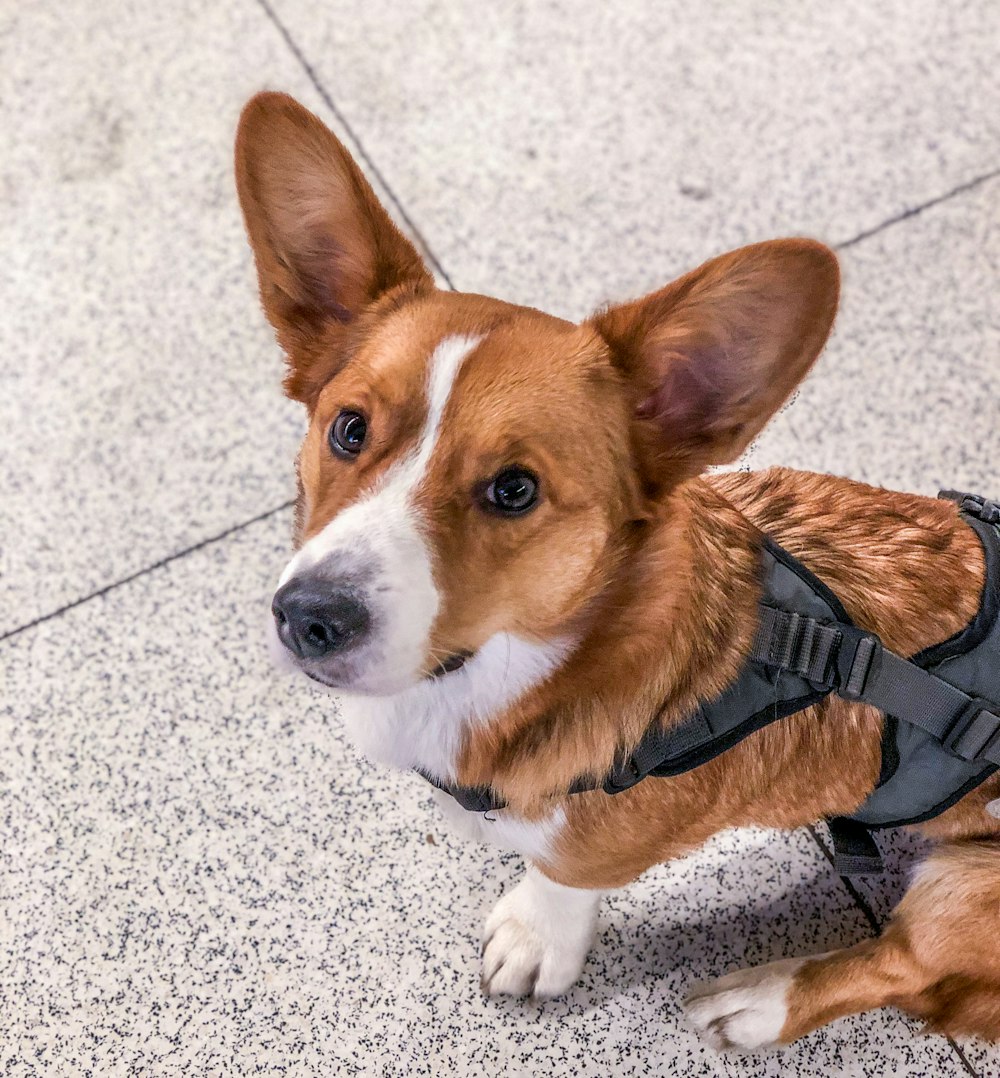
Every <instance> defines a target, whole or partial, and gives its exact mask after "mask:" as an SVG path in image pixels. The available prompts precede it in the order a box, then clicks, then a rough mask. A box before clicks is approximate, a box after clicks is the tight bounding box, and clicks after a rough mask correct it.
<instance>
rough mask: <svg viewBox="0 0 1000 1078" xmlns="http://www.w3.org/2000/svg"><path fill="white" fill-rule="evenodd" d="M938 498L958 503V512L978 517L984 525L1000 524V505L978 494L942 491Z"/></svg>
mask: <svg viewBox="0 0 1000 1078" xmlns="http://www.w3.org/2000/svg"><path fill="white" fill-rule="evenodd" d="M938 497H939V498H947V499H948V500H949V501H953V502H958V508H959V510H960V512H963V513H968V514H969V516H972V517H978V518H979V519H980V520H981V521H982V522H983V523H984V524H1000V504H998V503H997V502H994V501H991V500H990V499H989V498H984V497H982V495H980V494H966V493H965V492H964V491H961V490H942V491H941V492H940V493H939V494H938Z"/></svg>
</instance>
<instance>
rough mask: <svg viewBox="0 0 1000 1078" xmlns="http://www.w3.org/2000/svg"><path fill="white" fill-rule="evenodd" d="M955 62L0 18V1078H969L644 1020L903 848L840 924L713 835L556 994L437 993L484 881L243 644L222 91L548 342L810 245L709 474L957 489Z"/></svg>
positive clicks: (715, 36)
mask: <svg viewBox="0 0 1000 1078" xmlns="http://www.w3.org/2000/svg"><path fill="white" fill-rule="evenodd" d="M998 37H1000V13H998V10H997V8H996V5H995V4H992V3H988V2H985V0H984V2H972V3H968V4H963V5H953V4H945V3H940V4H937V3H928V2H926V0H920V2H919V3H917V4H906V5H903V4H901V3H900V4H896V3H890V4H884V5H878V6H874V5H868V4H863V3H861V2H860V0H858V2H850V3H844V4H840V5H830V4H813V3H806V4H799V5H795V6H794V8H793V7H792V6H790V5H787V4H781V3H777V2H772V3H765V4H759V5H754V6H752V7H751V6H749V5H743V4H737V3H735V2H734V3H721V2H720V3H712V4H706V5H694V6H692V5H681V4H680V3H674V2H673V0H668V2H667V3H664V4H656V5H654V4H639V3H626V4H619V5H615V6H614V8H613V9H612V8H587V9H584V8H581V7H580V6H578V5H573V6H572V7H571V6H570V5H566V4H557V3H552V2H546V3H539V4H531V5H521V4H513V3H512V4H503V5H488V6H484V5H471V4H461V3H458V2H456V0H445V2H441V3H431V2H429V0H420V2H418V3H414V4H409V5H405V6H402V5H388V4H382V3H365V4H361V3H357V2H355V0H344V3H340V4H338V5H336V8H334V7H333V6H331V5H318V4H309V3H306V2H305V0H222V2H220V3H213V4H201V5H196V4H193V3H188V2H184V0H177V2H174V3H170V4H166V5H154V6H150V5H141V4H138V3H130V2H125V0H112V2H109V3H104V4H100V5H97V4H93V3H88V2H86V0H73V2H70V3H63V4H58V5H57V4H55V3H54V2H50V0H46V2H41V3H37V4H31V5H19V6H17V7H14V6H13V5H9V6H8V7H7V8H5V9H4V10H2V11H0V249H2V251H3V258H2V259H0V348H2V353H0V355H2V358H0V432H2V433H0V446H2V453H0V1070H2V1072H3V1073H4V1074H5V1075H12V1076H22V1075H23V1076H28V1075H32V1076H34V1075H50V1074H51V1075H60V1076H61V1075H68V1076H76V1075H93V1076H104V1075H142V1076H146V1075H148V1076H160V1075H163V1076H171V1075H216V1074H219V1075H223V1074H238V1075H244V1074H245V1075H251V1074H275V1075H278V1074H285V1075H324V1076H326V1075H339V1074H345V1075H349V1074H360V1075H430V1076H434V1078H437V1076H439V1075H448V1076H451V1075H456V1076H460V1075H476V1076H477V1078H482V1076H489V1075H517V1076H520V1075H546V1076H547V1078H548V1076H551V1078H560V1076H563V1075H632V1074H636V1075H640V1074H643V1075H685V1076H686V1075H696V1076H701V1075H726V1076H734V1078H736V1076H747V1078H749V1076H758V1075H760V1076H763V1075H779V1074H780V1075H803V1076H805V1075H824V1076H826V1075H835V1076H839V1075H845V1076H854V1075H857V1076H862V1075H865V1076H867V1075H873V1074H886V1075H899V1076H903V1075H906V1076H910V1075H912V1076H914V1078H916V1076H927V1078H937V1076H950V1075H968V1074H970V1073H974V1074H978V1075H982V1076H994V1075H1000V1051H998V1050H997V1049H996V1048H992V1047H989V1046H985V1045H983V1044H980V1043H977V1042H972V1041H969V1042H963V1043H962V1044H961V1045H960V1046H958V1047H957V1048H956V1046H954V1045H952V1044H949V1042H948V1041H946V1040H943V1039H940V1038H933V1037H924V1036H922V1035H920V1032H919V1030H918V1028H917V1026H916V1024H915V1023H912V1022H910V1021H909V1020H907V1019H905V1018H903V1017H902V1016H900V1015H899V1014H897V1013H895V1012H893V1011H883V1012H874V1013H871V1014H868V1015H863V1016H859V1017H856V1018H852V1019H847V1020H843V1021H840V1022H838V1023H835V1024H834V1025H832V1026H830V1027H829V1028H828V1029H825V1030H821V1031H818V1032H816V1033H814V1034H812V1035H810V1036H809V1037H807V1038H805V1039H804V1040H803V1041H801V1042H799V1043H798V1044H796V1045H794V1046H792V1047H790V1048H787V1049H784V1050H781V1051H774V1052H770V1053H762V1054H754V1055H750V1056H747V1057H743V1058H740V1057H731V1056H720V1055H717V1054H715V1053H714V1052H712V1051H711V1050H710V1049H708V1048H707V1047H706V1046H705V1045H704V1044H703V1043H702V1042H700V1041H699V1040H698V1039H697V1038H696V1037H695V1035H694V1034H693V1033H692V1032H691V1031H690V1030H689V1029H688V1028H687V1027H686V1026H685V1024H684V1022H683V1020H682V1018H681V1015H680V1011H679V1001H680V998H681V997H682V996H683V994H684V992H685V991H686V990H687V989H688V988H689V987H690V986H691V985H693V984H694V983H696V982H698V981H700V980H702V979H705V978H707V977H710V976H715V975H718V974H721V973H724V972H727V971H729V970H730V969H733V968H736V967H738V966H741V965H745V964H756V963H758V962H763V961H767V960H769V959H772V958H780V957H784V956H789V955H798V954H808V953H811V952H814V951H821V950H825V949H829V948H831V947H835V946H840V945H843V944H847V943H850V942H853V941H856V940H859V939H863V938H865V937H866V936H868V935H870V934H871V933H872V931H873V924H878V923H882V922H884V920H885V918H886V916H887V915H888V911H889V909H890V908H891V905H892V902H893V901H894V900H895V899H896V898H897V897H898V894H899V893H900V891H901V889H902V886H903V882H904V880H905V876H906V872H907V871H908V870H909V867H910V866H911V865H912V863H913V862H914V860H915V859H916V857H917V856H918V855H919V849H918V848H917V847H916V845H915V843H914V842H913V840H911V839H907V838H905V837H900V836H887V837H886V839H885V840H884V841H885V842H886V844H887V848H888V850H889V862H890V868H891V871H890V872H889V874H888V876H887V878H886V879H885V880H880V881H878V882H876V883H872V882H866V883H864V884H861V885H859V886H858V888H857V890H856V893H855V894H853V895H852V893H850V892H849V891H848V889H847V888H846V887H845V886H844V885H843V883H842V882H841V881H840V880H839V879H838V878H837V877H835V876H833V874H832V873H831V871H830V869H829V865H828V862H827V860H826V858H825V856H824V854H823V851H822V849H821V846H820V845H819V844H818V843H817V841H816V840H815V839H814V837H813V836H812V835H811V834H810V833H809V832H808V831H803V832H797V833H794V834H791V835H780V834H776V833H766V832H729V833H726V834H724V835H721V836H719V837H718V838H717V839H716V840H714V841H713V842H712V843H711V844H709V846H707V847H706V848H705V849H704V850H702V851H699V852H698V853H697V854H696V855H693V856H691V857H688V858H686V859H685V860H684V861H681V862H678V863H675V864H673V865H671V866H667V867H661V868H659V869H657V870H655V871H653V872H651V873H649V874H647V876H645V877H644V878H643V879H642V880H641V881H639V882H638V883H637V884H635V885H634V886H632V887H631V888H629V889H627V890H625V891H623V892H620V893H618V894H616V895H614V896H612V897H611V898H610V899H609V900H608V901H607V902H606V903H605V905H604V907H603V908H602V912H601V919H600V925H599V938H598V942H597V945H596V947H595V950H594V952H593V953H592V955H591V957H590V959H589V960H588V963H587V966H586V968H585V971H584V976H583V978H582V980H581V982H580V983H579V985H578V986H577V987H576V988H575V989H574V990H573V991H572V992H571V993H570V994H569V995H568V996H567V997H565V998H564V999H562V1000H557V1001H552V1002H549V1003H546V1004H543V1005H540V1006H538V1005H526V1004H524V1003H521V1002H516V1001H499V1002H498V1001H496V1000H487V999H485V998H484V997H483V996H482V995H481V994H480V992H479V988H478V957H479V932H480V928H481V924H482V921H483V919H484V918H485V916H486V914H487V912H488V911H489V909H490V907H491V905H492V903H493V902H494V901H495V899H496V898H497V896H498V895H499V894H500V893H501V892H502V891H504V890H505V889H506V888H508V887H509V886H511V885H512V884H513V882H515V881H516V880H517V878H518V877H519V874H520V871H521V863H520V859H519V858H517V857H514V856H512V855H510V856H508V855H501V854H498V853H497V852H496V851H494V850H493V849H491V848H486V847H480V846H474V845H467V844H464V843H462V842H461V841H460V840H458V839H453V838H452V837H451V836H450V835H449V833H448V831H447V830H446V828H445V826H444V824H443V821H441V820H440V819H439V818H438V817H437V815H436V810H435V809H434V808H433V806H432V803H431V801H430V798H429V797H428V794H427V790H426V789H425V788H424V786H423V784H421V783H419V782H418V781H416V780H414V779H412V778H410V777H409V776H405V775H397V774H391V773H388V772H386V771H384V770H382V769H377V768H374V767H373V766H371V765H369V764H367V763H366V762H365V761H363V760H360V759H358V758H357V757H356V755H355V754H354V752H353V751H352V750H351V748H350V747H349V746H348V745H347V744H346V743H345V741H344V739H343V736H342V733H341V730H340V725H339V721H338V717H337V714H336V709H335V707H334V706H333V705H332V703H331V701H330V700H329V698H327V697H325V696H320V695H317V694H316V693H314V692H313V691H312V690H311V689H310V688H309V687H308V686H307V685H303V684H299V683H298V682H296V681H289V680H284V679H279V678H278V677H277V675H276V674H275V673H274V671H273V670H272V669H271V668H270V666H269V663H268V660H267V658H266V654H265V649H264V646H263V619H264V617H265V616H266V614H267V600H268V596H269V590H270V587H271V585H272V584H273V581H274V579H275V577H276V575H277V572H278V571H279V569H280V567H281V566H282V564H283V561H284V559H285V557H286V555H287V550H288V541H289V531H290V513H289V511H288V510H287V509H283V508H282V506H283V505H284V504H285V503H286V502H287V501H288V499H289V498H290V497H291V496H292V493H293V482H292V469H291V462H292V457H293V455H294V449H295V442H296V439H297V437H298V434H299V431H300V429H301V417H300V416H299V415H298V413H297V411H296V410H295V408H293V407H292V406H290V405H289V404H287V403H286V402H284V401H283V400H282V399H281V396H280V393H279V375H280V371H279V359H278V355H277V352H276V349H275V347H274V345H273V342H272V340H271V337H270V334H269V332H268V330H267V328H266V326H265V324H264V321H263V319H262V317H261V316H260V314H259V313H258V309H257V302H256V297H255V295H254V285H253V277H252V269H251V265H250V258H249V253H248V251H247V250H246V246H245V242H244V239H243V235H242V228H241V224H240V220H239V215H238V210H237V207H236V202H235V194H234V191H233V185H232V180H231V175H230V159H231V139H232V132H233V126H234V123H235V119H236V116H237V115H238V112H239V108H240V106H241V105H242V103H243V101H244V100H245V99H246V97H247V96H248V95H249V94H250V93H251V92H253V91H254V90H255V89H258V88H261V87H264V86H269V87H273V88H281V89H285V90H288V91H289V92H291V93H293V94H294V95H295V96H297V97H299V98H300V100H302V101H304V102H305V103H306V104H307V105H309V106H310V107H312V108H315V109H316V110H317V111H318V112H319V114H320V115H321V116H322V117H323V118H324V119H325V120H326V121H327V122H328V123H330V124H331V125H332V126H333V127H334V129H335V130H337V131H338V133H340V134H341V135H342V136H343V137H345V139H346V140H347V141H348V143H349V145H351V146H353V147H354V148H355V149H358V148H360V149H361V151H362V152H363V154H364V155H365V158H366V167H367V168H368V169H369V172H370V174H371V175H372V178H373V181H374V182H375V184H376V187H377V189H378V190H379V191H380V193H382V194H383V195H384V197H385V198H386V199H387V201H388V202H389V204H390V206H391V207H392V208H393V212H394V213H395V214H396V215H397V217H398V218H399V219H400V220H401V223H402V224H403V225H404V227H405V228H407V229H408V230H410V231H411V232H414V233H415V234H416V235H418V236H419V237H420V238H421V242H425V243H426V245H427V248H428V249H429V251H430V252H431V255H432V257H433V259H434V260H435V264H436V268H437V269H438V271H439V277H441V279H442V280H444V279H445V278H446V277H447V279H450V280H451V281H452V282H453V283H454V284H455V285H456V286H457V287H460V288H463V289H467V290H481V291H486V292H491V293H494V294H498V295H501V296H504V297H506V298H512V299H516V300H519V301H522V302H530V303H533V304H537V305H539V306H543V307H547V308H549V309H551V310H554V311H556V312H557V313H563V314H568V315H571V316H576V315H580V314H582V313H583V312H585V311H586V310H587V309H588V308H589V307H591V306H593V305H594V304H596V303H598V302H601V301H603V300H605V299H607V298H609V297H616V296H624V295H627V294H630V293H632V292H637V291H640V290H642V289H645V288H647V287H655V286H656V285H658V284H661V283H663V282H664V281H665V280H667V279H669V278H670V277H671V276H672V275H674V274H676V273H678V272H681V271H682V270H684V269H685V268H688V267H689V266H690V265H693V264H695V263H696V262H698V261H700V260H702V259H703V258H706V257H708V256H710V255H712V254H714V253H716V252H718V251H721V250H723V249H725V248H727V247H729V246H733V245H736V244H738V243H742V242H745V241H748V240H752V239H757V238H762V237H765V236H770V235H777V234H782V233H810V234H815V235H818V236H819V237H820V238H823V239H826V240H827V241H829V242H833V243H839V244H841V245H843V247H842V263H843V270H844V305H843V311H842V315H841V317H840V319H839V322H838V325H837V329H836V332H835V336H834V338H833V340H832V342H831V344H830V347H829V349H828V351H827V354H826V356H825V358H824V359H823V360H822V361H821V363H820V365H819V366H818V367H817V369H816V371H815V373H814V374H813V375H812V376H811V377H810V379H809V380H808V381H807V383H806V384H805V385H804V387H803V388H802V390H801V392H800V393H799V394H798V396H797V397H796V399H795V400H794V401H793V403H792V404H791V405H790V406H789V407H788V408H786V410H785V411H784V412H783V413H782V414H781V415H780V416H779V417H778V418H777V419H776V420H775V422H774V423H773V424H772V425H771V427H770V428H768V430H767V431H766V432H765V433H764V435H763V436H762V437H761V439H760V440H759V442H758V443H757V445H756V446H755V447H754V448H753V450H752V451H751V453H750V454H749V456H748V458H747V460H746V461H745V462H744V464H746V465H753V466H764V465H767V464H771V463H778V462H781V463H785V464H790V465H794V466H797V467H803V468H812V469H816V470H822V471H832V472H837V473H840V474H846V475H851V476H855V477H858V478H862V479H866V480H868V481H870V482H875V483H883V484H886V485H890V486H895V487H900V488H904V489H912V490H919V491H924V492H933V491H934V490H935V489H936V488H937V487H938V486H940V485H955V486H961V487H967V488H970V489H978V490H983V491H985V492H990V491H992V492H994V493H1000V466H998V463H997V462H998V460H1000V422H998V420H1000V405H998V400H1000V289H998V281H1000V173H998V170H1000V120H998V117H1000V87H998V78H1000V76H998V70H997V66H996V63H995V53H996V41H997V39H998ZM332 107H333V108H335V109H336V111H332ZM867 233H871V234H870V235H866V234H867ZM858 237H861V238H858ZM853 241H856V242H853ZM254 518H257V519H254ZM248 521H252V522H251V523H248ZM219 536H221V538H217V537H219ZM127 578H132V579H127ZM121 581H125V582H124V583H119V582H121ZM95 593H99V594H95ZM72 604H76V605H72ZM67 606H70V607H71V608H70V609H62V608H64V607H67ZM33 623H34V624H33ZM5 634H7V635H6V637H5ZM4 637H5V638H4Z"/></svg>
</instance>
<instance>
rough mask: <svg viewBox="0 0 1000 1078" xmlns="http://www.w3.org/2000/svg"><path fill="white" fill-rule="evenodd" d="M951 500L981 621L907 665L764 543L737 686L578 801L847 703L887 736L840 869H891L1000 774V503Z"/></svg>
mask: <svg viewBox="0 0 1000 1078" xmlns="http://www.w3.org/2000/svg"><path fill="white" fill-rule="evenodd" d="M940 496H941V497H946V498H950V499H952V500H954V501H956V502H958V503H959V506H960V510H961V514H962V517H963V519H964V520H965V521H966V522H967V523H968V524H969V526H970V527H971V528H972V529H973V530H974V531H975V532H976V534H977V535H978V536H979V539H980V541H981V542H982V544H983V549H984V551H985V554H986V574H985V583H984V587H983V594H982V599H981V601H980V606H979V610H978V612H977V613H976V616H975V617H974V618H973V620H972V621H971V622H970V624H969V625H967V626H966V627H965V628H964V629H963V630H962V631H961V632H959V633H956V634H955V635H954V636H952V637H950V638H949V639H948V640H945V641H943V642H942V643H940V644H935V645H933V646H932V647H929V648H925V649H924V650H923V651H921V652H919V654H917V655H913V656H911V657H910V658H908V659H906V658H903V657H901V656H899V655H896V654H895V653H894V652H892V651H890V650H889V649H888V648H886V647H883V645H882V643H881V641H880V640H879V639H878V637H877V636H875V634H874V633H870V632H866V631H865V630H863V629H860V628H858V627H857V626H856V625H854V623H853V622H852V621H851V619H850V617H849V616H848V614H847V611H846V610H844V608H843V606H842V605H841V603H840V600H839V599H838V598H837V596H836V595H834V593H833V592H832V591H831V590H830V589H829V588H828V587H827V586H826V585H825V584H824V583H823V582H822V581H821V580H820V579H819V578H818V577H816V576H815V575H814V574H813V573H811V572H810V571H809V570H808V569H807V568H806V567H805V566H804V565H802V563H801V562H799V561H798V560H797V559H795V558H793V557H792V556H791V555H790V554H789V553H788V552H787V551H786V550H784V549H783V548H782V547H780V546H778V544H777V543H775V542H774V541H773V540H771V539H770V538H768V537H766V536H765V537H764V543H763V548H762V551H761V558H762V576H763V589H762V598H761V600H760V606H759V620H758V625H757V632H756V635H755V638H754V641H753V645H752V647H751V649H750V653H749V655H748V656H747V659H746V662H745V664H744V666H743V668H742V670H741V671H740V673H739V675H738V676H737V678H736V680H735V681H733V682H732V683H731V684H730V685H729V686H728V687H727V688H726V689H725V690H723V692H722V693H721V694H720V695H719V696H717V697H716V698H715V699H714V700H710V701H708V702H707V703H705V704H703V705H702V706H701V707H699V708H698V710H697V711H695V713H694V714H693V715H691V716H689V717H688V718H687V719H685V720H684V721H683V722H681V723H679V724H677V725H674V726H671V727H669V728H668V729H662V728H661V727H660V725H659V723H658V721H656V720H654V722H653V723H652V725H651V726H650V728H649V730H648V731H647V733H646V735H645V736H644V737H643V739H642V741H641V742H640V743H639V745H638V746H637V747H636V749H635V750H634V751H633V752H632V753H630V754H629V755H628V756H624V757H622V758H620V759H619V760H617V761H616V762H615V765H614V767H613V768H612V769H611V772H610V773H609V774H608V776H607V777H606V778H605V780H604V782H603V783H595V782H590V781H587V780H581V781H579V782H576V783H574V784H573V786H572V787H571V788H570V789H569V790H568V791H567V792H568V793H571V794H573V793H579V792H582V791H584V790H594V789H603V790H604V791H605V793H608V794H617V793H621V792H622V791H623V790H628V789H630V788H631V787H633V786H635V784H636V783H638V782H641V781H643V780H644V779H646V778H648V777H651V776H660V777H663V776H670V775H679V774H681V773H682V772H685V771H690V770H692V769H693V768H695V767H698V766H700V765H701V764H703V763H706V762H707V761H708V760H711V759H714V758H715V757H716V756H718V755H720V754H721V753H723V752H725V751H726V750H727V749H730V748H732V747H733V746H734V745H736V744H737V743H738V742H740V741H742V740H743V738H745V737H747V736H748V735H750V734H752V733H753V732H754V731H756V730H760V729H761V728H762V727H764V726H768V725H769V724H770V723H772V722H777V721H778V720H780V719H783V718H786V717H787V716H789V715H792V714H794V713H795V712H797V711H801V710H803V709H804V708H807V707H809V706H810V705H812V704H815V703H817V702H818V701H819V700H822V699H823V698H824V697H825V696H828V695H829V694H830V693H836V694H837V695H838V696H841V697H843V698H844V699H846V700H856V701H860V702H862V703H866V704H872V705H873V706H875V707H877V708H878V709H879V710H880V711H882V712H883V713H884V714H885V724H884V728H883V737H882V768H881V774H880V775H879V779H878V785H877V786H876V788H875V789H874V790H873V791H872V793H871V794H870V795H869V797H868V798H867V799H866V800H865V802H864V804H863V805H861V807H860V808H859V809H858V810H857V811H856V812H855V813H854V814H853V815H852V816H851V817H849V818H848V817H837V818H835V819H832V820H830V821H829V825H830V830H831V834H832V837H833V842H834V854H835V856H834V865H835V868H836V870H837V871H838V872H840V873H841V874H843V875H861V874H865V873H871V872H878V871H881V868H882V865H881V858H880V856H879V852H878V848H877V847H876V846H875V843H874V842H873V840H872V838H871V835H870V833H869V832H870V830H873V829H878V828H882V827H895V826H899V825H902V824H908V823H919V822H921V821H923V820H928V819H931V818H932V817H934V816H937V815H938V814H939V813H942V812H944V811H945V809H947V808H950V807H951V806H952V805H953V804H955V802H957V801H958V800H959V799H960V798H962V797H964V796H965V794H967V793H968V792H969V791H970V790H972V789H974V788H975V787H976V786H978V785H979V784H980V783H981V782H983V781H984V780H985V779H986V778H987V777H989V776H990V775H991V774H993V772H994V771H996V770H997V768H998V767H1000V616H998V615H1000V505H998V504H996V503H994V502H991V501H987V500H986V499H984V498H980V497H978V496H976V495H972V494H960V493H957V492H955V491H943V492H942V493H941V495H940ZM658 718H659V716H657V719H658ZM421 774H423V775H424V778H426V779H428V781H430V782H432V783H433V784H434V785H435V786H437V787H439V788H440V789H442V790H445V791H446V792H448V793H450V794H451V795H452V796H453V797H454V798H455V799H456V800H457V801H458V802H459V804H461V805H462V806H463V807H464V808H466V809H468V810H470V811H473V812H487V811H491V810H494V809H499V808H503V807H504V803H503V802H502V801H500V800H498V799H497V798H496V797H495V795H494V794H493V792H492V791H491V790H490V789H489V788H488V787H477V788H472V787H463V786H454V785H449V784H447V783H441V782H439V781H438V780H437V779H436V778H434V777H433V776H430V775H427V774H424V773H423V772H421Z"/></svg>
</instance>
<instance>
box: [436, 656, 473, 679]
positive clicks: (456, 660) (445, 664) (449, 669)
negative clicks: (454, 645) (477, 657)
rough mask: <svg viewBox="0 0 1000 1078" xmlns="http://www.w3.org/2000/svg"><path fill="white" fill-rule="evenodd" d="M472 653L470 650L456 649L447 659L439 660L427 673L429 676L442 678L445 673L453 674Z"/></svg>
mask: <svg viewBox="0 0 1000 1078" xmlns="http://www.w3.org/2000/svg"><path fill="white" fill-rule="evenodd" d="M472 655H473V653H472V652H471V651H457V652H455V654H454V655H449V656H448V658H447V659H444V660H443V661H442V662H439V663H438V664H437V666H435V667H434V669H433V670H432V671H431V672H430V673H429V674H428V675H427V676H428V677H429V678H432V679H433V678H442V677H445V675H447V674H453V673H454V672H455V671H456V670H461V669H462V667H463V666H465V664H466V663H467V662H468V661H469V659H471V658H472Z"/></svg>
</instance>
